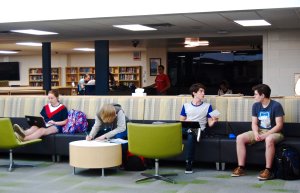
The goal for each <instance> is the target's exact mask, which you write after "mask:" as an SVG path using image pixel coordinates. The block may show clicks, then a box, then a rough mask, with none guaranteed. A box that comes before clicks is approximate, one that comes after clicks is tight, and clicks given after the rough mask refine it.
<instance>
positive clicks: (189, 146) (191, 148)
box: [182, 128, 197, 161]
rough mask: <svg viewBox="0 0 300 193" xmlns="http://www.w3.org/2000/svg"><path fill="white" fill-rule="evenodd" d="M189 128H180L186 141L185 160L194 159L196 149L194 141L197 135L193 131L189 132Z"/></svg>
mask: <svg viewBox="0 0 300 193" xmlns="http://www.w3.org/2000/svg"><path fill="white" fill-rule="evenodd" d="M188 130H189V128H182V134H183V136H186V139H187V143H186V145H185V146H186V147H185V148H186V155H185V156H186V160H188V161H194V158H195V150H196V142H197V136H196V135H195V134H194V132H189V131H188Z"/></svg>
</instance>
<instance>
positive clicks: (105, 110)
mask: <svg viewBox="0 0 300 193" xmlns="http://www.w3.org/2000/svg"><path fill="white" fill-rule="evenodd" d="M116 116H117V115H116V109H115V107H114V106H113V105H112V104H105V105H103V106H102V108H101V109H100V112H99V117H100V118H101V119H102V121H103V123H112V122H113V121H114V120H115V118H116Z"/></svg>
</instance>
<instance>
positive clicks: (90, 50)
mask: <svg viewBox="0 0 300 193" xmlns="http://www.w3.org/2000/svg"><path fill="white" fill-rule="evenodd" d="M73 50H76V51H83V52H94V51H95V49H94V48H74V49H73Z"/></svg>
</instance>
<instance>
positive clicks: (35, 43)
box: [16, 42, 42, 47]
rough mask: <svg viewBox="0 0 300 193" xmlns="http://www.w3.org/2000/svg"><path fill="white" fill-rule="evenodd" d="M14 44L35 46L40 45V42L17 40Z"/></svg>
mask: <svg viewBox="0 0 300 193" xmlns="http://www.w3.org/2000/svg"><path fill="white" fill-rule="evenodd" d="M16 44H17V45H21V46H37V47H41V46H42V43H37V42H18V43H16Z"/></svg>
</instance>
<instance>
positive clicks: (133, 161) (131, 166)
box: [124, 151, 147, 171]
mask: <svg viewBox="0 0 300 193" xmlns="http://www.w3.org/2000/svg"><path fill="white" fill-rule="evenodd" d="M146 168H147V167H146V162H145V158H144V157H143V156H137V155H134V154H132V153H130V152H129V151H128V152H127V159H126V160H125V163H124V169H125V170H127V171H144V170H145V169H146Z"/></svg>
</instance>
